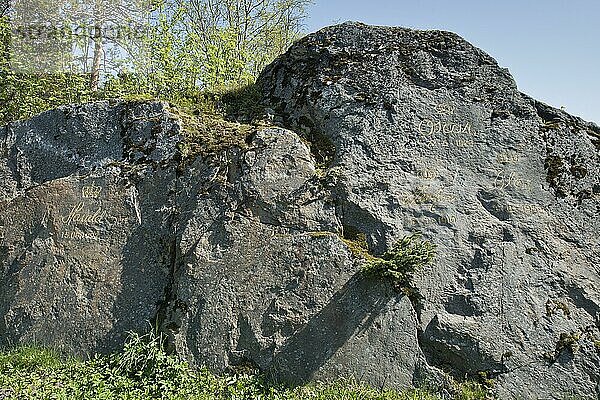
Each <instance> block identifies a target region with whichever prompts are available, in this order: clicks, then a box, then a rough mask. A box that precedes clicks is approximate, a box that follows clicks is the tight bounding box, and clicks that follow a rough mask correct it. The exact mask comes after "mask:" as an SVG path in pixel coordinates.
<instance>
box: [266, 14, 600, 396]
mask: <svg viewBox="0 0 600 400" xmlns="http://www.w3.org/2000/svg"><path fill="white" fill-rule="evenodd" d="M259 84H260V85H261V88H262V90H263V92H264V95H265V99H266V100H265V101H266V103H267V104H268V106H269V107H270V108H272V110H274V114H275V119H278V120H280V121H283V123H284V124H285V125H286V126H288V127H291V128H292V129H294V130H296V131H298V132H301V133H303V134H304V136H305V137H306V138H307V139H309V140H311V141H312V142H313V144H314V146H313V153H314V154H316V155H323V154H325V155H326V157H322V159H323V160H324V162H325V166H324V169H325V171H326V172H325V173H326V174H328V173H334V172H335V174H336V176H337V177H338V179H337V181H336V186H335V189H334V190H333V193H334V202H336V205H337V207H338V212H337V213H336V214H337V215H338V217H339V219H340V224H341V225H345V226H352V227H354V228H357V229H358V230H360V231H362V232H365V233H366V234H367V237H368V240H369V243H370V247H371V250H372V251H374V252H376V253H379V252H382V251H383V250H384V249H387V248H389V246H390V245H391V244H392V243H393V242H394V240H395V239H397V238H399V237H401V236H402V235H404V234H406V233H409V232H414V231H417V230H418V231H422V232H423V234H424V236H425V237H427V238H429V239H430V240H431V241H433V242H434V243H436V244H437V245H438V257H437V261H436V263H435V265H434V266H433V267H432V268H430V269H427V270H424V271H421V272H420V273H419V274H418V276H417V277H416V283H417V285H418V287H419V288H420V291H421V293H422V295H423V296H424V298H423V299H422V301H421V304H420V305H419V308H415V311H413V312H412V314H413V315H414V317H413V318H414V320H415V321H417V322H416V326H415V328H416V331H417V337H418V346H417V348H415V347H410V348H407V349H403V351H400V352H399V354H398V356H397V357H395V358H393V359H386V358H384V357H382V358H380V359H379V363H378V364H379V369H378V370H377V371H374V373H372V374H369V376H370V378H371V379H378V378H379V379H381V378H383V377H384V376H385V375H386V374H387V373H388V372H389V371H391V370H393V368H394V366H395V365H397V363H398V362H401V363H405V365H406V360H407V359H408V360H413V359H415V358H416V359H421V358H425V360H426V361H427V364H428V365H430V366H433V367H436V368H439V369H442V370H444V371H447V372H450V373H452V374H454V375H455V376H458V377H461V376H464V375H465V374H467V375H474V374H476V373H477V372H478V371H486V372H487V373H488V375H489V376H493V377H495V378H496V382H497V388H498V391H499V392H500V394H501V395H502V396H504V397H506V398H514V397H519V396H524V397H526V398H536V397H539V398H563V397H564V396H566V395H571V394H577V395H581V396H584V397H590V396H591V397H594V398H595V397H597V396H599V395H600V386H599V381H600V373H599V371H600V358H599V356H600V352H599V349H598V346H597V345H598V342H597V339H598V337H599V336H600V333H599V331H598V329H599V325H600V276H599V275H600V269H599V265H600V244H599V238H598V232H599V231H600V180H599V179H600V171H599V167H600V164H599V163H598V161H599V160H598V155H599V148H600V129H599V128H598V127H597V126H596V125H593V124H589V123H585V122H584V121H582V120H581V119H579V118H575V117H572V116H570V115H568V114H566V113H564V112H561V111H559V110H555V109H552V108H551V107H548V106H546V105H544V104H541V103H539V102H537V101H535V100H532V99H530V98H529V97H527V96H525V95H523V94H521V93H520V92H519V91H518V90H517V88H516V85H515V83H514V81H513V79H512V78H511V76H510V75H509V73H508V72H507V71H506V70H505V69H502V68H500V67H498V65H497V63H496V62H495V61H494V60H493V59H492V58H491V57H490V56H488V55H487V54H485V53H483V52H482V51H481V50H479V49H476V48H474V47H473V46H471V45H470V44H469V43H467V42H465V41H464V40H462V39H461V38H459V37H458V36H456V35H454V34H451V33H447V32H438V31H428V32H419V31H411V30H407V29H401V28H383V27H368V26H365V25H361V24H344V25H341V26H337V27H332V28H326V29H324V30H322V31H320V32H318V33H316V34H314V35H310V36H308V37H307V38H304V39H303V40H301V41H300V42H299V43H297V44H296V45H295V46H293V47H292V48H291V49H290V50H289V51H288V52H287V53H286V54H285V55H284V56H282V57H281V58H280V59H279V60H277V61H276V62H275V63H273V64H272V65H271V66H270V67H268V68H267V70H266V71H264V72H263V74H262V76H261V78H260V79H259ZM340 206H341V207H340ZM409 311H410V310H409ZM385 315H386V314H385V313H384V314H383V318H386V316H385ZM405 318H406V317H405ZM373 326H374V325H371V328H367V331H368V332H370V333H369V334H370V335H374V336H376V337H378V336H379V335H387V334H389V333H388V332H385V333H384V332H377V331H376V330H375V328H374V327H373ZM396 327H397V328H396V329H406V327H402V328H400V325H399V324H396ZM561 335H562V337H563V339H568V338H569V337H573V338H577V339H576V346H574V348H573V349H571V348H569V346H564V342H565V340H562V341H561ZM567 335H569V336H567ZM381 342H383V341H381ZM371 343H372V348H373V347H374V348H376V347H377V346H378V345H379V344H378V343H379V342H378V341H374V340H372V341H371ZM561 343H562V344H561ZM387 346H388V345H387V344H384V346H383V347H382V348H381V350H379V351H377V350H375V351H374V353H376V354H377V353H379V354H380V355H383V354H385V353H386V351H387ZM315 347H317V348H318V346H315ZM572 350H574V351H572ZM372 351H373V350H372ZM355 373H357V374H360V370H355ZM390 378H391V382H394V383H397V384H404V383H406V380H405V378H404V377H403V375H401V374H394V375H393V376H391V377H390ZM388 382H390V379H388Z"/></svg>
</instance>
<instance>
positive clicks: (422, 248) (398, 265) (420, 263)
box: [363, 234, 435, 288]
mask: <svg viewBox="0 0 600 400" xmlns="http://www.w3.org/2000/svg"><path fill="white" fill-rule="evenodd" d="M434 257H435V245H434V244H432V243H431V242H429V241H426V240H421V239H420V235H419V234H412V235H410V236H405V237H403V238H402V239H400V241H398V242H397V243H396V244H395V245H394V246H393V247H392V248H391V249H390V250H388V251H386V252H385V253H384V254H383V256H381V257H376V258H375V259H373V260H371V261H369V262H368V263H367V264H366V265H365V266H364V268H363V270H364V271H365V272H366V273H368V274H372V275H377V276H382V277H386V278H390V279H391V280H392V281H393V282H394V284H395V285H396V287H398V288H410V285H411V281H412V277H413V274H414V272H415V271H416V270H417V269H420V268H423V267H425V266H427V265H429V264H431V263H432V262H433V259H434Z"/></svg>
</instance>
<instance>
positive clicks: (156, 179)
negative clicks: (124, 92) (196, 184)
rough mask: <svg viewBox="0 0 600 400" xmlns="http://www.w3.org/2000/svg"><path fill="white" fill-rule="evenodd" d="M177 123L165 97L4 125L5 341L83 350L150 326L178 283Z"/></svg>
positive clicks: (0, 164)
mask: <svg viewBox="0 0 600 400" xmlns="http://www.w3.org/2000/svg"><path fill="white" fill-rule="evenodd" d="M178 129H179V125H178V124H177V123H176V121H175V120H173V119H172V118H171V117H170V116H169V115H168V114H167V113H166V111H165V109H164V106H163V105H162V104H158V103H156V104H145V105H125V104H122V103H120V104H116V105H109V104H108V103H94V104H87V105H83V106H72V107H64V108H60V109H57V110H55V111H49V112H46V113H44V114H41V115H40V116H38V117H36V118H33V119H31V120H29V121H25V122H20V123H15V124H12V125H9V126H7V127H5V128H3V129H2V130H1V131H0V148H1V149H2V155H3V157H2V158H1V159H0V177H1V179H0V182H2V183H1V185H2V189H1V190H0V199H1V200H2V201H1V202H0V244H1V245H0V261H1V266H0V278H1V279H0V316H1V317H0V345H1V346H7V345H12V344H16V343H19V342H31V341H35V342H37V343H39V344H43V345H51V346H53V347H58V348H59V349H63V350H65V351H70V352H74V353H77V354H80V355H86V354H90V353H91V352H94V351H102V350H109V349H114V348H116V347H118V346H119V345H121V344H122V341H123V339H124V337H125V334H126V332H127V331H129V330H136V331H140V330H144V329H146V328H147V322H146V321H147V320H150V319H152V318H153V317H154V315H155V314H156V309H157V304H158V303H159V302H160V301H162V300H163V297H164V288H165V286H166V284H167V282H168V278H169V271H170V264H169V258H168V249H169V243H170V240H171V236H172V232H171V227H170V224H169V221H168V219H167V218H166V217H168V216H169V213H167V212H166V211H164V210H163V209H161V206H162V205H164V206H167V205H168V204H169V200H170V198H172V196H170V197H169V189H172V188H171V186H172V185H173V181H174V180H175V178H176V169H175V166H176V163H174V162H173V158H174V157H175V155H176V154H177V149H176V146H175V145H176V143H177V142H178V141H179V139H178V136H177V132H178Z"/></svg>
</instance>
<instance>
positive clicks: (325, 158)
mask: <svg viewBox="0 0 600 400" xmlns="http://www.w3.org/2000/svg"><path fill="white" fill-rule="evenodd" d="M257 86H258V88H259V91H260V92H261V97H262V100H261V102H262V106H264V108H265V113H266V114H268V115H269V116H270V117H271V119H272V121H274V122H275V125H277V126H270V127H265V126H262V127H260V126H259V127H255V128H253V129H249V130H242V129H241V128H240V133H239V135H240V140H237V141H233V142H231V144H229V145H225V146H220V147H216V148H211V149H210V151H204V152H203V151H200V152H199V153H197V154H190V153H189V152H186V151H184V150H185V149H187V148H189V146H188V145H187V142H186V141H187V140H188V139H186V137H187V136H186V134H185V129H186V126H185V123H184V122H182V120H181V119H179V118H178V117H177V115H176V113H175V111H174V110H172V109H171V108H170V107H169V106H168V105H167V104H165V103H158V102H146V103H130V102H121V101H116V102H98V103H91V104H86V105H80V106H76V105H71V106H65V107H61V108H59V109H57V110H53V111H49V112H46V113H44V114H41V115H39V116H37V117H34V118H32V119H31V120H28V121H20V122H15V123H13V124H10V125H9V126H6V127H4V128H0V177H1V178H2V179H1V180H0V262H1V264H0V346H2V347H7V346H11V345H14V344H18V343H25V342H31V341H37V342H38V343H41V344H44V345H50V346H53V347H58V348H61V349H63V350H65V351H68V352H71V353H75V354H79V355H86V354H91V353H93V352H110V351H113V350H116V349H118V348H119V347H120V346H121V345H122V342H123V338H124V335H125V334H126V332H127V331H130V330H133V331H138V332H142V331H144V330H147V328H148V324H149V323H150V324H151V325H152V326H156V327H159V328H160V330H161V331H163V332H164V333H166V334H167V335H168V337H169V347H170V349H171V350H173V351H177V352H178V353H179V354H181V355H182V356H184V357H186V358H187V359H188V360H190V361H191V362H192V363H194V364H195V365H198V366H207V367H209V368H210V369H211V370H213V371H217V372H220V371H224V370H228V369H231V368H234V369H235V368H240V367H244V366H248V365H250V366H252V367H255V368H258V369H260V370H261V371H262V372H263V373H265V374H267V376H269V377H270V378H272V379H274V380H278V381H279V380H280V381H285V382H288V383H293V384H299V383H304V382H307V381H311V380H316V379H320V380H330V379H335V378H338V377H340V376H347V377H355V378H356V379H360V380H362V381H366V382H368V383H371V384H373V385H380V386H383V385H387V386H394V387H398V388H403V387H407V386H410V385H421V384H426V385H433V386H438V387H443V386H444V385H446V383H447V381H448V377H454V378H455V379H459V380H460V379H464V378H465V377H466V378H469V379H478V378H486V379H488V380H490V379H491V380H493V382H494V390H495V391H496V392H497V393H498V394H499V396H500V397H501V398H517V397H521V398H523V397H524V398H545V399H546V398H552V399H562V398H564V397H566V396H580V397H583V398H597V397H598V396H600V384H599V382H600V372H599V371H600V267H599V266H600V242H599V238H598V235H597V233H598V232H599V231H600V171H599V169H600V163H599V159H598V158H599V149H600V128H599V127H598V126H596V125H594V124H591V123H587V122H584V121H583V120H581V119H580V118H577V117H574V116H571V115H569V114H567V113H565V112H563V111H560V110H557V109H554V108H552V107H549V106H547V105H545V104H543V103H540V102H538V101H536V100H534V99H532V98H530V97H528V96H526V95H524V94H522V93H520V92H519V91H518V89H517V87H516V84H515V82H514V80H513V79H512V77H511V76H510V74H509V72H508V71H507V70H505V69H503V68H500V67H499V66H498V64H497V63H496V61H495V60H494V59H493V58H491V57H490V56H489V55H487V54H485V53H484V52H482V51H481V50H479V49H477V48H475V47H473V46H472V45H470V44H469V43H467V42H466V41H464V40H463V39H461V38H460V37H458V36H457V35H455V34H452V33H449V32H441V31H415V30H409V29H404V28H389V27H373V26H367V25H363V24H358V23H346V24H342V25H338V26H333V27H329V28H325V29H323V30H321V31H319V32H317V33H315V34H312V35H309V36H307V37H305V38H303V39H301V40H299V41H298V42H297V43H296V44H294V45H293V46H292V47H291V48H290V49H289V51H288V52H287V53H286V54H284V55H282V56H281V57H279V58H278V59H277V60H276V61H275V62H274V63H273V64H271V65H270V66H269V67H267V68H266V69H265V71H264V72H263V73H262V74H261V76H260V77H259V79H258V82H257ZM216 135H217V136H218V135H219V133H218V132H217V133H216ZM201 147H202V144H201V143H200V148H201ZM415 232H420V233H421V236H422V237H423V239H425V240H428V241H429V242H431V243H433V244H435V245H436V246H437V254H436V257H435V260H434V262H433V263H432V264H431V265H429V266H427V267H424V268H420V269H417V270H416V271H415V272H414V276H413V280H412V282H411V290H412V292H410V291H407V290H404V291H403V290H398V288H397V287H396V286H395V285H394V284H393V283H392V282H390V281H389V280H386V279H383V278H381V277H377V276H370V275H366V274H364V273H363V272H362V267H363V265H364V264H365V262H366V261H365V257H366V258H369V257H372V256H380V255H382V254H383V253H384V252H386V251H387V250H389V249H391V248H392V247H393V246H394V244H395V243H396V242H397V241H398V240H400V239H402V238H403V237H405V236H408V235H410V234H413V233H415ZM361 239H364V240H366V243H367V247H368V249H360V248H359V249H358V250H357V247H360V241H361ZM367 251H368V253H369V254H370V255H366V253H367Z"/></svg>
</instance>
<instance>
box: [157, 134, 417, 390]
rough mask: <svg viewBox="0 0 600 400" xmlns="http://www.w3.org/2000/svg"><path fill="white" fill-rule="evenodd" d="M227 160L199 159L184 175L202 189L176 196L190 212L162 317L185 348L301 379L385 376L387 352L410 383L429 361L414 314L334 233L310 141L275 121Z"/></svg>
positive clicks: (217, 366)
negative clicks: (367, 273)
mask: <svg viewBox="0 0 600 400" xmlns="http://www.w3.org/2000/svg"><path fill="white" fill-rule="evenodd" d="M225 159H226V160H225ZM225 159H222V160H221V161H220V163H210V162H208V160H200V159H198V160H196V162H195V163H194V164H192V166H190V168H189V169H188V170H187V171H186V173H185V175H184V176H183V177H182V179H181V182H182V183H181V185H182V187H187V188H190V189H191V190H189V191H186V192H182V195H181V197H180V198H178V201H177V204H178V205H179V206H180V207H181V210H182V215H183V214H189V217H188V218H187V219H186V220H180V224H181V225H180V226H179V229H180V231H178V232H180V234H181V241H180V244H179V248H180V254H179V257H178V260H179V261H178V263H177V267H176V273H175V275H174V285H173V290H172V297H171V298H170V301H169V305H168V307H167V313H166V315H165V317H164V324H163V326H164V328H165V329H166V330H168V331H170V332H171V333H172V337H173V341H174V345H175V348H176V349H177V351H178V352H179V353H180V354H184V355H185V356H186V357H188V358H189V359H190V360H191V361H193V362H194V363H195V364H197V365H205V366H207V367H209V368H211V369H212V370H217V371H223V370H226V369H228V368H229V367H231V366H234V367H235V366H239V365H244V364H247V363H250V364H253V365H254V366H257V367H259V368H260V369H261V370H262V371H263V372H264V373H266V374H268V375H269V376H270V377H271V378H273V379H275V380H284V381H287V382H293V383H302V382H307V381H309V380H312V379H321V378H323V379H324V378H327V377H331V376H338V375H342V376H349V375H355V374H356V371H363V373H365V374H369V373H375V371H376V370H377V369H378V360H379V359H380V358H386V359H387V360H388V363H390V364H391V363H392V359H394V360H395V361H396V367H395V368H394V369H391V370H390V371H388V375H390V376H394V378H395V379H396V382H398V383H399V384H402V385H409V384H410V383H411V382H412V380H413V373H412V371H413V370H414V369H415V364H418V363H423V364H424V362H425V360H424V358H422V356H420V355H419V354H418V353H417V350H418V344H417V337H416V316H415V313H414V311H413V310H412V308H411V304H410V302H408V301H407V300H406V299H402V298H401V297H400V296H398V295H397V293H396V292H395V291H394V290H393V289H392V288H391V287H390V285H389V284H387V283H386V282H381V281H378V280H376V279H367V278H365V277H363V276H362V275H361V274H360V273H359V269H360V266H359V264H358V263H357V262H356V260H355V259H354V257H353V255H352V254H351V252H350V251H349V250H348V248H347V245H346V244H345V243H344V242H343V240H342V239H341V238H340V237H339V236H338V235H337V234H336V233H333V232H338V231H340V230H341V227H340V226H339V222H338V219H337V216H336V215H335V211H336V210H335V205H334V204H333V203H332V201H331V199H330V194H329V190H327V189H326V187H324V185H325V186H326V183H325V182H322V181H321V179H320V178H318V177H317V175H316V170H315V161H314V159H313V157H312V156H311V154H310V152H309V150H308V148H307V146H306V145H305V144H304V143H303V142H302V141H301V140H300V138H299V137H298V136H297V135H296V134H295V133H293V132H290V131H286V130H284V129H265V130H260V131H258V132H257V133H256V134H255V135H254V137H253V138H252V140H251V143H250V145H249V148H248V149H246V150H245V151H243V152H241V153H239V152H230V153H229V154H228V155H226V156H225ZM208 177H211V178H210V179H208ZM219 177H222V179H219ZM202 182H204V184H201V183H202ZM209 182H214V183H212V184H210V183H209ZM384 316H385V318H384ZM396 326H404V327H405V328H404V329H400V330H397V329H393V328H392V327H396ZM382 332H386V334H381V333H382ZM373 343H379V344H378V346H376V347H373V346H372V345H373ZM383 348H385V349H386V355H382V354H379V353H376V352H375V350H377V349H379V350H380V349H383ZM399 356H400V357H401V358H402V359H403V360H404V361H403V362H401V363H399V362H398V357H399ZM404 363H406V365H404ZM357 378H359V376H357ZM381 383H383V381H382V382H381Z"/></svg>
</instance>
